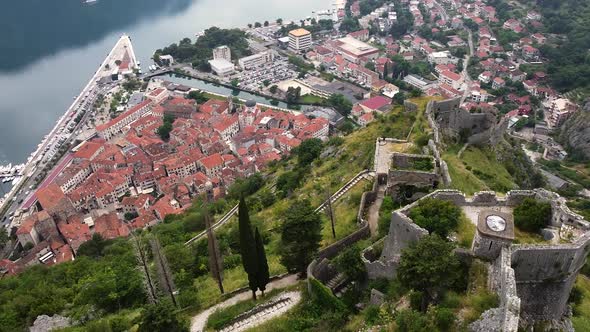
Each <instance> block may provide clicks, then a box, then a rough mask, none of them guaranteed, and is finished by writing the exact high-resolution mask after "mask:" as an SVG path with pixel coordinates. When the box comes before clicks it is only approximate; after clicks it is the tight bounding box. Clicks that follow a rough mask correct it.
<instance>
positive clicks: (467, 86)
mask: <svg viewBox="0 0 590 332" xmlns="http://www.w3.org/2000/svg"><path fill="white" fill-rule="evenodd" d="M467 33H468V34H469V38H468V39H467V43H468V44H469V54H466V55H465V59H464V60H463V71H462V72H461V75H462V76H463V81H464V84H465V91H463V97H462V98H461V103H464V102H465V100H466V99H467V98H468V97H469V94H470V93H471V89H470V86H471V83H472V80H471V77H470V76H469V72H468V71H467V68H468V67H469V61H470V60H471V57H472V56H473V53H475V52H474V49H473V33H472V32H471V30H469V29H467Z"/></svg>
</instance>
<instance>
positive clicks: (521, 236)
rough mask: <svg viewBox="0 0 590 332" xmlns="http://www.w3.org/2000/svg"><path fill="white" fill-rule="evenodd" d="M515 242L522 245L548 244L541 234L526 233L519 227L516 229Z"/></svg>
mask: <svg viewBox="0 0 590 332" xmlns="http://www.w3.org/2000/svg"><path fill="white" fill-rule="evenodd" d="M514 242H515V243H521V244H537V243H547V241H545V239H543V237H542V236H541V234H535V233H530V232H525V231H523V230H521V229H519V228H518V227H514Z"/></svg>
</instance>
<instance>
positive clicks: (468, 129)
mask: <svg viewBox="0 0 590 332" xmlns="http://www.w3.org/2000/svg"><path fill="white" fill-rule="evenodd" d="M460 104H461V98H455V99H448V100H443V101H431V102H430V103H428V106H427V112H428V113H430V114H431V115H432V117H433V119H434V122H436V124H437V126H436V127H437V128H438V129H439V130H440V134H442V135H444V136H447V137H450V138H452V139H457V138H459V137H461V136H462V135H465V136H467V142H468V143H470V144H487V143H489V144H492V145H495V144H496V143H497V142H498V141H499V140H500V139H501V138H502V135H503V134H504V132H505V131H506V129H507V128H508V122H507V121H505V120H503V119H502V120H501V121H500V122H498V120H497V119H496V114H495V113H493V112H492V111H489V110H484V111H481V112H480V113H472V112H470V111H467V110H464V109H462V108H459V105H460ZM433 129H434V128H433Z"/></svg>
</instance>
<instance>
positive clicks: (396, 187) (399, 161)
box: [386, 153, 440, 200]
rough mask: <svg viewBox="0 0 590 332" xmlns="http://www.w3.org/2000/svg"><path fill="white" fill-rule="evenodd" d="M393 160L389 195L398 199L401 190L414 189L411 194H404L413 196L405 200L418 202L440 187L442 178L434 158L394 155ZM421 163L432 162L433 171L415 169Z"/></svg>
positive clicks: (388, 183)
mask: <svg viewBox="0 0 590 332" xmlns="http://www.w3.org/2000/svg"><path fill="white" fill-rule="evenodd" d="M391 159H392V160H391V168H390V169H389V174H388V178H387V191H386V192H387V193H388V194H389V195H392V196H394V197H397V196H398V195H399V194H400V189H401V188H412V190H411V192H409V193H404V194H406V195H408V194H412V196H410V197H405V199H408V200H416V199H418V198H420V197H422V196H424V193H428V192H429V191H431V190H432V189H435V188H436V187H437V186H438V184H439V182H440V176H439V172H438V166H437V163H436V160H435V159H434V158H433V157H432V156H429V155H416V154H406V153H393V155H392V157H391ZM420 161H430V163H431V164H432V170H431V171H421V170H416V169H414V163H416V162H420Z"/></svg>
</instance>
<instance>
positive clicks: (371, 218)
mask: <svg viewBox="0 0 590 332" xmlns="http://www.w3.org/2000/svg"><path fill="white" fill-rule="evenodd" d="M385 187H386V186H385V185H381V186H379V188H378V189H377V199H376V200H375V202H373V205H371V207H370V208H369V211H368V213H367V214H368V222H369V229H370V230H371V236H373V235H375V234H377V227H378V226H379V210H380V209H381V204H382V203H383V198H385Z"/></svg>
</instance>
